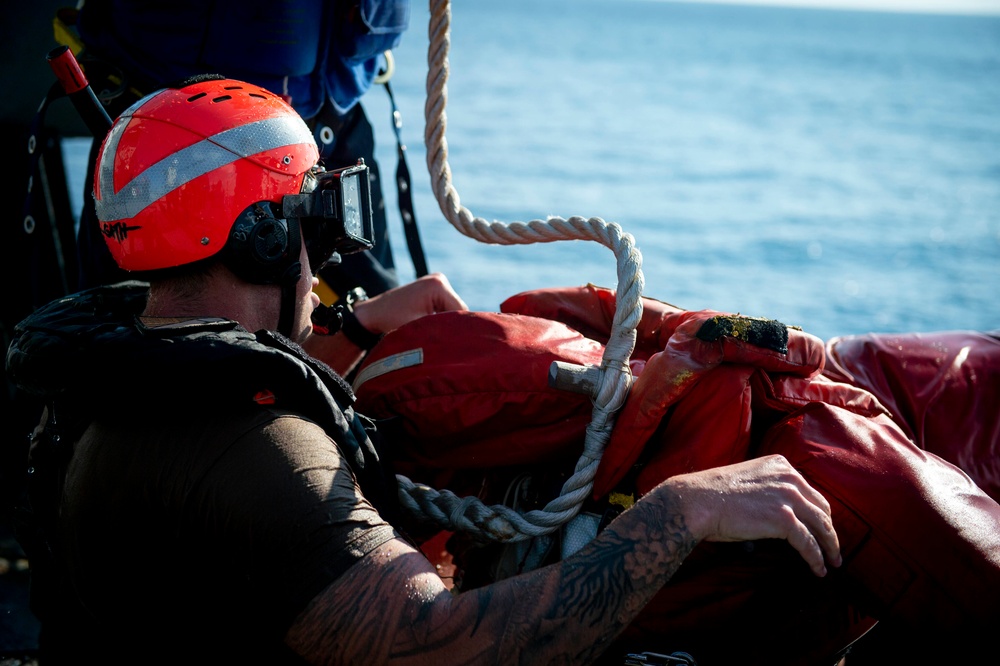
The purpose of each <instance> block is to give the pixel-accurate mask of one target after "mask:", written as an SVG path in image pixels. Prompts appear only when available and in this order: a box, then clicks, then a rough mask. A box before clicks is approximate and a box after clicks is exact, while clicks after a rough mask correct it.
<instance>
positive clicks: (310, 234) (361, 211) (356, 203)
mask: <svg viewBox="0 0 1000 666" xmlns="http://www.w3.org/2000/svg"><path fill="white" fill-rule="evenodd" d="M281 215H282V216H284V217H285V218H295V219H297V220H298V221H299V227H300V228H301V229H302V237H303V239H304V241H305V244H306V253H307V254H308V256H309V264H310V266H311V268H312V270H313V273H315V272H317V271H319V269H320V268H322V267H323V266H324V265H325V264H327V263H330V262H334V263H339V262H340V255H344V254H353V253H355V252H361V251H363V250H370V249H372V248H373V247H374V246H375V227H374V223H373V221H372V199H371V184H370V182H369V180H368V166H367V165H366V164H365V162H364V160H363V159H359V160H358V163H357V164H355V165H353V166H348V167H343V168H340V169H334V170H332V171H327V170H325V169H324V168H323V167H315V168H314V169H313V170H311V171H310V172H308V173H307V174H306V177H305V180H304V181H303V183H302V193H300V194H286V195H284V196H283V197H282V200H281Z"/></svg>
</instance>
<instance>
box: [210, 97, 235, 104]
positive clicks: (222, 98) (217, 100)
mask: <svg viewBox="0 0 1000 666" xmlns="http://www.w3.org/2000/svg"><path fill="white" fill-rule="evenodd" d="M232 98H233V96H232V95H220V96H219V97H215V98H214V99H212V103H213V104H217V103H219V102H228V101H229V100H231V99H232Z"/></svg>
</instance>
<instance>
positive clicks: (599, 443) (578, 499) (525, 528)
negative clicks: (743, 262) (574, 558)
mask: <svg viewBox="0 0 1000 666" xmlns="http://www.w3.org/2000/svg"><path fill="white" fill-rule="evenodd" d="M430 14H431V17H430V23H429V26H428V36H429V42H430V43H429V45H428V50H427V65H428V72H427V101H426V103H425V105H424V118H425V121H426V125H425V130H424V142H425V144H426V146H427V168H428V170H429V171H430V176H431V185H432V187H433V189H434V194H435V196H436V198H437V201H438V205H439V206H440V207H441V212H442V213H443V214H444V216H445V218H446V219H447V220H448V221H449V222H450V223H451V224H452V226H454V227H455V228H456V229H458V231H460V232H461V233H463V234H464V235H466V236H469V237H470V238H474V239H476V240H478V241H481V242H483V243H493V244H498V245H517V244H528V243H550V242H553V241H558V240H592V241H596V242H598V243H601V244H602V245H604V246H605V247H608V248H610V249H611V250H612V251H613V252H614V253H615V257H616V258H617V268H618V288H617V291H616V298H617V307H616V311H615V316H614V320H613V322H612V328H611V335H610V337H609V340H608V342H607V344H606V346H605V348H604V355H603V357H602V362H601V368H600V381H599V382H598V386H597V388H596V390H595V394H594V395H593V396H592V398H593V402H594V413H593V418H592V419H591V422H590V425H589V426H588V427H587V431H586V436H585V439H584V449H583V453H582V455H581V456H580V459H579V460H578V461H577V464H576V468H575V470H574V473H573V475H572V476H570V478H569V479H567V481H566V482H565V483H564V484H563V487H562V490H561V491H560V494H559V496H558V497H556V498H555V499H554V500H552V501H551V502H549V503H548V504H547V505H546V506H545V507H544V508H543V509H537V510H533V511H528V512H526V513H524V514H523V515H522V514H520V513H518V512H517V511H515V510H514V509H512V508H510V507H507V506H503V505H494V506H491V507H487V506H486V505H484V504H483V503H482V502H481V501H480V500H479V499H478V498H476V497H464V498H462V497H458V496H456V495H455V494H454V493H452V492H451V491H448V490H440V491H439V490H435V489H433V488H430V487H428V486H426V485H422V484H416V483H413V482H412V481H410V480H409V479H408V478H406V477H405V476H402V475H399V476H397V479H398V480H399V484H400V493H399V496H400V500H401V502H402V504H403V506H404V508H406V509H407V510H409V511H410V512H411V513H413V514H414V515H416V516H418V517H420V518H423V519H430V520H431V521H433V522H435V523H436V524H437V525H439V526H440V527H442V528H443V529H448V530H451V531H462V532H468V533H470V534H472V535H473V536H478V537H479V538H481V539H482V540H486V541H497V542H503V543H512V542H518V541H524V540H527V539H531V538H535V537H538V536H543V535H546V534H550V533H551V532H554V531H555V530H557V529H559V527H561V526H562V525H564V524H565V523H567V522H569V521H570V520H571V519H573V518H574V517H575V516H576V515H577V514H578V513H579V512H580V507H581V506H582V505H583V503H584V502H585V501H586V500H587V498H588V497H589V496H590V493H591V491H592V489H593V485H594V476H595V474H596V473H597V467H598V465H599V464H600V462H601V457H602V455H603V454H604V448H605V446H606V445H607V443H608V440H609V439H610V437H611V429H612V427H613V426H614V418H615V415H616V414H617V412H618V410H619V409H620V408H621V406H622V404H623V403H624V401H625V398H626V396H627V395H628V391H629V388H630V387H631V382H632V373H631V372H630V370H629V365H628V361H629V358H630V356H631V355H632V351H633V349H634V348H635V335H636V334H635V329H636V326H637V325H638V324H639V319H640V318H641V317H642V300H641V297H642V291H643V276H642V255H641V254H640V253H639V250H638V249H637V248H636V247H635V240H634V239H633V238H632V236H631V235H630V234H627V233H625V232H623V231H622V229H621V227H619V226H618V225H617V224H614V223H607V222H605V221H604V220H602V219H601V218H598V217H592V218H589V219H585V218H583V217H570V218H569V219H563V218H561V217H549V218H548V219H546V220H544V221H543V220H532V221H530V222H527V223H524V222H513V223H510V224H505V223H503V222H487V221H486V220H484V219H483V218H481V217H475V216H473V214H472V213H471V212H470V211H469V209H468V208H465V207H463V206H462V205H461V204H460V201H459V196H458V192H456V191H455V188H454V187H453V186H452V183H451V168H450V167H449V166H448V142H447V140H446V139H445V128H446V126H447V117H446V115H445V106H446V104H447V98H448V89H447V81H448V52H449V49H450V45H451V37H450V30H451V5H450V0H431V12H430Z"/></svg>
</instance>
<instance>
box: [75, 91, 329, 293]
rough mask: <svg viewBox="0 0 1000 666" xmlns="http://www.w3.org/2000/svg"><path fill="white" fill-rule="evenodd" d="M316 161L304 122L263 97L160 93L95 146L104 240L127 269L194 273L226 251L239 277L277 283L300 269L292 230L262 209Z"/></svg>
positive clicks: (293, 188) (293, 187)
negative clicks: (190, 267) (294, 267)
mask: <svg viewBox="0 0 1000 666" xmlns="http://www.w3.org/2000/svg"><path fill="white" fill-rule="evenodd" d="M318 160H319V151H318V150H317V147H316V142H315V139H314V138H313V135H312V132H310V131H309V128H308V127H307V126H306V124H305V122H304V121H303V120H302V118H301V117H300V116H299V115H298V114H297V113H296V112H295V111H294V110H293V109H292V108H291V107H290V106H289V105H288V104H286V103H285V102H284V101H283V100H282V99H281V98H280V97H279V96H277V95H275V94H273V93H271V92H269V91H267V90H265V89H264V88H261V87H259V86H255V85H252V84H248V83H244V82H242V81H236V80H232V79H221V78H210V79H208V80H204V79H203V80H198V81H197V82H194V83H189V84H187V85H184V86H183V87H180V88H167V89H164V90H160V91H158V92H155V93H153V94H151V95H148V96H147V97H145V98H143V99H141V100H139V101H138V102H136V103H135V104H134V105H132V107H130V108H129V109H128V110H126V111H125V112H124V113H122V114H121V116H119V117H118V119H117V120H116V121H115V123H114V125H113V126H112V128H111V130H110V132H109V133H108V136H107V137H105V139H104V142H103V143H102V144H101V149H100V153H99V155H98V158H97V168H96V170H95V174H94V198H95V200H96V207H97V217H98V220H99V221H100V225H101V232H102V233H103V235H104V239H105V241H106V242H107V245H108V247H109V248H110V250H111V254H112V255H113V257H114V259H115V261H116V262H117V263H118V265H119V266H120V267H121V268H123V269H125V270H128V271H150V270H158V269H163V268H170V267H174V266H181V265H184V264H190V263H192V262H195V261H199V260H201V259H205V258H208V257H211V256H214V255H216V254H217V253H219V252H220V251H222V250H223V249H224V248H225V249H227V250H228V251H229V253H230V254H232V255H234V256H235V259H236V261H237V263H240V262H242V264H243V265H244V266H248V267H249V269H248V271H243V274H244V277H246V279H249V280H250V281H252V282H259V283H274V282H279V281H282V280H284V279H285V278H284V277H283V276H282V274H283V272H284V270H285V268H287V266H289V265H291V264H292V263H294V262H297V261H298V252H299V248H300V245H299V238H298V233H299V231H298V228H297V225H296V226H295V228H294V229H289V228H288V226H287V224H286V223H285V220H280V219H277V220H276V219H273V217H272V214H271V211H270V206H269V202H270V203H273V204H278V205H280V203H281V201H282V197H283V196H284V195H286V194H298V193H299V192H300V191H301V189H302V184H303V180H304V178H305V176H306V174H307V173H308V172H309V171H310V170H311V169H312V168H313V167H314V166H315V165H316V163H317V161H318ZM257 222H261V224H257ZM234 245H235V247H236V249H235V251H234V249H233V248H234ZM240 254H244V255H248V256H245V257H240V256H239V255H240ZM255 266H257V267H262V268H263V269H264V270H263V271H262V272H261V271H258V270H257V268H255ZM255 271H256V272H255Z"/></svg>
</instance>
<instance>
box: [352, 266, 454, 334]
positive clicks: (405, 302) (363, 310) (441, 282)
mask: <svg viewBox="0 0 1000 666" xmlns="http://www.w3.org/2000/svg"><path fill="white" fill-rule="evenodd" d="M468 309H469V306H467V305H466V304H465V301H463V300H462V299H461V297H460V296H459V295H458V294H457V293H456V292H455V290H454V289H452V286H451V283H450V282H448V278H446V277H445V276H444V275H443V274H441V273H431V274H430V275H425V276H424V277H422V278H420V279H418V280H415V281H413V282H409V283H407V284H403V285H400V286H398V287H395V288H394V289H390V290H389V291H386V292H383V293H381V294H379V295H378V296H373V297H372V298H370V299H368V300H366V301H361V302H360V303H356V304H355V306H354V314H355V315H356V316H357V318H358V321H359V322H360V323H361V325H362V326H364V327H365V328H367V329H368V330H369V331H371V332H372V333H388V332H389V331H391V330H393V329H396V328H399V327H400V326H402V325H403V324H406V323H409V322H411V321H413V320H414V319H418V318H420V317H423V316H424V315H429V314H434V313H435V312H448V311H450V310H468Z"/></svg>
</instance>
